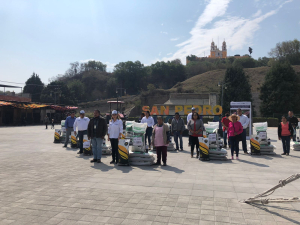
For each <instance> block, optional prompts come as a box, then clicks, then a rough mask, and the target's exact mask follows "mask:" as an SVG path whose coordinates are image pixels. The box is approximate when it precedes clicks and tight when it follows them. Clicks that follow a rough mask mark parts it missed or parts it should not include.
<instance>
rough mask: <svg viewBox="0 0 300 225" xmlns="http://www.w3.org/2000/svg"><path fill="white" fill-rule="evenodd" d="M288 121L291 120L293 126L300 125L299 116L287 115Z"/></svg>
mask: <svg viewBox="0 0 300 225" xmlns="http://www.w3.org/2000/svg"><path fill="white" fill-rule="evenodd" d="M287 121H289V122H290V124H292V126H296V127H297V126H298V119H297V117H295V116H293V117H287Z"/></svg>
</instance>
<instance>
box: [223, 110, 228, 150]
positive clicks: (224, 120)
mask: <svg viewBox="0 0 300 225" xmlns="http://www.w3.org/2000/svg"><path fill="white" fill-rule="evenodd" d="M228 117H229V113H226V114H225V116H224V117H223V118H222V121H221V122H222V126H223V139H224V148H227V132H228V127H229V123H230V120H229V119H228ZM228 145H229V148H230V142H229V139H228Z"/></svg>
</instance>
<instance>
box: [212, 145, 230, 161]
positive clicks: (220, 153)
mask: <svg viewBox="0 0 300 225" xmlns="http://www.w3.org/2000/svg"><path fill="white" fill-rule="evenodd" d="M209 159H213V160H214V159H215V160H227V150H226V149H224V148H210V149H209Z"/></svg>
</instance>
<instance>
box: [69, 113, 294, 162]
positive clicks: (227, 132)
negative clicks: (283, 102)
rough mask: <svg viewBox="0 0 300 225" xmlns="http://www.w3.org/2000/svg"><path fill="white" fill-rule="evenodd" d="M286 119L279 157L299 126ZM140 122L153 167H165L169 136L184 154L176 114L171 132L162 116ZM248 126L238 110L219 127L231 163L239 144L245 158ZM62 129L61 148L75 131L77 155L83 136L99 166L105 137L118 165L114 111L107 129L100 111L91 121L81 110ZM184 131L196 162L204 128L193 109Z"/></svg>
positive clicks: (117, 127)
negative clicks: (152, 151) (153, 153)
mask: <svg viewBox="0 0 300 225" xmlns="http://www.w3.org/2000/svg"><path fill="white" fill-rule="evenodd" d="M288 115H289V116H288V117H285V116H282V122H281V123H280V124H279V126H278V138H279V140H282V145H283V151H284V152H283V153H282V155H289V153H290V140H291V139H293V140H294V141H295V139H296V137H295V129H296V127H297V126H298V119H297V118H296V117H295V116H294V115H293V112H292V111H289V113H288ZM139 122H140V123H146V124H147V128H146V134H145V145H146V144H147V141H148V149H151V145H152V146H153V147H155V148H156V152H157V162H156V165H161V161H162V162H163V165H164V166H165V165H166V163H167V146H168V145H169V142H170V135H171V134H172V135H173V136H174V141H175V144H176V150H181V151H182V150H183V140H182V135H183V132H184V130H185V123H184V121H183V119H182V118H181V117H180V115H179V113H175V116H174V118H173V119H172V122H171V126H170V127H171V129H170V127H169V126H168V125H166V124H164V122H163V118H162V117H161V116H158V117H157V123H155V121H154V118H153V117H152V116H151V115H150V112H149V111H147V112H145V113H142V115H141V118H140V120H139ZM249 122H250V120H249V118H248V117H247V116H246V115H244V114H243V113H242V110H241V109H238V110H237V114H232V115H229V113H226V114H225V117H223V118H222V121H221V123H222V126H223V138H224V147H225V148H227V143H228V146H229V148H230V149H231V159H234V153H235V154H236V159H239V142H240V141H241V142H242V149H243V151H244V153H245V154H248V151H247V142H246V129H247V128H248V126H249ZM65 127H66V140H65V145H64V147H67V144H68V142H69V135H70V134H71V132H72V131H74V133H75V135H77V132H78V136H79V146H80V150H79V151H78V154H82V153H83V136H84V135H87V136H88V139H89V140H91V143H92V146H93V153H94V158H93V159H92V160H91V162H97V163H101V156H102V146H103V141H104V138H105V135H106V134H107V135H108V138H107V140H108V141H110V143H111V148H112V161H111V162H110V163H111V164H114V163H118V157H119V154H118V142H119V140H120V138H121V137H122V133H123V122H122V120H121V119H120V117H119V115H118V112H117V111H116V110H113V111H112V119H111V120H110V121H109V126H107V123H106V121H105V119H103V118H102V117H100V111H99V110H95V111H94V118H93V119H91V120H90V119H89V118H87V117H85V112H84V110H81V111H80V117H78V118H76V117H75V113H74V112H72V113H71V114H70V116H68V117H67V119H66V121H65ZM187 129H188V131H189V146H190V147H191V157H192V158H193V157H194V151H195V147H196V156H197V158H199V154H200V152H199V140H198V137H202V136H203V131H205V127H204V124H203V121H202V119H201V118H200V116H199V114H198V113H197V112H196V110H195V108H192V112H191V113H189V114H188V116H187ZM151 137H152V140H151ZM178 139H179V142H178ZM227 141H228V142H227ZM148 149H147V151H148Z"/></svg>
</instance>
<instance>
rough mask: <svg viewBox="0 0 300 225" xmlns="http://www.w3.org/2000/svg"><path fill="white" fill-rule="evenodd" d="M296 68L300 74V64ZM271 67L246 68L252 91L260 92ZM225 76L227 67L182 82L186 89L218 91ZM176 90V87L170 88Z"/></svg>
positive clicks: (197, 91) (199, 91)
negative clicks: (219, 84) (219, 83)
mask: <svg viewBox="0 0 300 225" xmlns="http://www.w3.org/2000/svg"><path fill="white" fill-rule="evenodd" d="M293 67H294V70H295V71H296V72H297V73H298V74H299V73H300V66H293ZM269 69H270V68H269V67H257V68H249V69H244V71H245V73H246V75H249V79H250V83H251V86H252V87H251V89H252V92H259V88H260V87H261V85H262V84H263V82H264V79H265V76H266V74H267V72H268V71H269ZM224 76H225V69H223V70H213V71H208V72H206V73H202V74H199V75H196V76H194V77H191V78H190V79H187V80H185V81H183V82H182V87H183V90H184V91H191V90H193V91H194V92H195V93H201V92H218V91H219V88H218V82H219V81H222V80H223V79H224ZM170 91H171V92H176V87H173V88H171V89H170Z"/></svg>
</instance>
